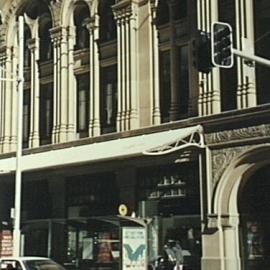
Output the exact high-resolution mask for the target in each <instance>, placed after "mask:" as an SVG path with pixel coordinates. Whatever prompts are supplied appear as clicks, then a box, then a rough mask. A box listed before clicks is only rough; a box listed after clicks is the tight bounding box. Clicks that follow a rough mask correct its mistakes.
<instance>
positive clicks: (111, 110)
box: [101, 65, 117, 133]
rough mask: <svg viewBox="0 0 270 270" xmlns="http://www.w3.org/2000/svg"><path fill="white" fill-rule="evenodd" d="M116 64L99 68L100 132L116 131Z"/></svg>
mask: <svg viewBox="0 0 270 270" xmlns="http://www.w3.org/2000/svg"><path fill="white" fill-rule="evenodd" d="M116 82H117V70H116V65H114V66H111V67H106V68H102V70H101V87H102V92H101V119H102V121H101V129H102V133H109V132H115V131H116V114H117V83H116Z"/></svg>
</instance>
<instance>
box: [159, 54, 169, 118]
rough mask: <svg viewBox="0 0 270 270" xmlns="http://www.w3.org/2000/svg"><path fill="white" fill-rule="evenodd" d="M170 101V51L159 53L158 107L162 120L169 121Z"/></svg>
mask: <svg viewBox="0 0 270 270" xmlns="http://www.w3.org/2000/svg"><path fill="white" fill-rule="evenodd" d="M170 101H171V72H170V51H165V52H161V53H160V109H161V119H162V122H167V121H169V109H170Z"/></svg>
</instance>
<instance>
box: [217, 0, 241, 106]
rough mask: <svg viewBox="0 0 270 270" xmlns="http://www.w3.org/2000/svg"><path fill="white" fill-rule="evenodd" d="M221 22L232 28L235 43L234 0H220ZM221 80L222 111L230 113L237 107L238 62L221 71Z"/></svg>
mask: <svg viewBox="0 0 270 270" xmlns="http://www.w3.org/2000/svg"><path fill="white" fill-rule="evenodd" d="M219 14H220V16H219V17H220V18H219V20H220V21H222V22H227V23H229V24H230V25H231V26H232V29H233V33H234V37H233V40H234V41H235V40H236V38H235V29H236V28H235V1H234V0H227V1H223V0H219ZM220 79H221V110H222V111H228V110H233V109H236V107H237V99H236V98H237V97H236V91H237V67H236V61H235V64H234V66H233V67H232V68H230V69H224V68H221V69H220Z"/></svg>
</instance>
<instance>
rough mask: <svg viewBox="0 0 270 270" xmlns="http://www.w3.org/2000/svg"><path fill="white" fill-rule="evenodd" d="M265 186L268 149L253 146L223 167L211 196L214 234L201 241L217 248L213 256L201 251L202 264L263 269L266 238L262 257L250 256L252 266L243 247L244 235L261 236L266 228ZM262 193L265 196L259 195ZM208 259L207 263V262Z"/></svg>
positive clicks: (269, 160)
mask: <svg viewBox="0 0 270 270" xmlns="http://www.w3.org/2000/svg"><path fill="white" fill-rule="evenodd" d="M268 176H269V177H268ZM268 182H270V145H263V146H259V147H258V146H257V147H254V148H252V149H250V150H248V151H245V152H243V153H242V154H241V155H239V156H238V157H236V158H235V159H234V160H232V161H231V162H230V164H229V166H227V168H226V170H225V171H224V173H223V175H222V177H221V179H220V180H219V183H218V186H217V189H216V191H215V195H214V205H213V212H214V214H213V215H212V217H211V220H212V224H216V231H215V232H214V233H212V234H211V235H207V236H206V237H205V240H204V241H205V242H204V244H205V245H208V244H209V245H211V244H212V243H213V241H214V240H215V243H216V244H218V245H216V244H215V245H216V247H217V249H215V252H213V251H211V250H206V251H205V255H204V256H205V258H203V260H205V261H206V263H207V264H209V265H210V266H211V267H212V266H213V267H214V268H215V269H221V270H255V269H256V270H257V269H260V270H264V269H266V268H263V267H264V266H263V265H264V264H265V261H266V260H267V258H268V255H269V252H268V250H270V248H268V247H266V246H267V244H266V243H267V241H266V238H267V237H269V236H268V235H266V234H265V236H263V237H264V241H265V243H264V244H263V245H265V247H264V251H263V254H262V256H261V257H260V255H258V256H257V257H256V256H254V257H256V259H258V258H259V257H260V258H261V261H260V262H259V259H258V260H257V261H258V263H257V264H254V265H253V263H249V253H248V252H249V249H248V245H247V243H248V241H250V239H249V238H250V234H248V233H250V232H249V231H250V230H253V232H254V233H255V232H256V230H258V231H260V232H261V233H262V232H265V231H266V229H265V228H266V227H268V225H267V224H269V227H268V228H270V214H268V215H269V216H268V215H265V213H264V211H266V212H268V213H270V206H267V209H266V208H265V204H267V203H268V201H267V194H270V185H269V187H267V188H266V186H267V185H268ZM265 185H266V186H265ZM262 191H263V192H265V195H262ZM263 196H265V198H264V197H263ZM269 201H270V200H269ZM269 204H270V203H269ZM264 208H265V210H264ZM258 213H260V214H258ZM268 217H269V218H268ZM215 219H216V221H215ZM266 220H267V222H268V223H266ZM252 222H254V223H252ZM261 224H264V226H262V225H261ZM256 225H257V227H256ZM269 231H270V230H269ZM259 241H261V240H259ZM269 245H270V244H269ZM267 252H268V253H267ZM209 257H210V258H211V259H208V258H209ZM251 258H252V255H251ZM207 260H208V261H212V262H207ZM254 261H255V260H253V262H254ZM268 265H269V264H268ZM206 266H207V265H206ZM211 267H210V268H211ZM214 268H213V269H214ZM205 269H207V267H205ZM211 269H212V268H211Z"/></svg>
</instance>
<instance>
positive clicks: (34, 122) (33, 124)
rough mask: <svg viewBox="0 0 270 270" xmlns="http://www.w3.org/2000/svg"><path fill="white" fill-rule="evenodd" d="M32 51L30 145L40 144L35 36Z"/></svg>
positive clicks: (37, 39)
mask: <svg viewBox="0 0 270 270" xmlns="http://www.w3.org/2000/svg"><path fill="white" fill-rule="evenodd" d="M29 49H30V52H31V84H30V85H31V91H30V100H31V101H30V106H31V109H30V134H29V147H30V148H32V147H38V146H39V96H40V89H39V68H38V60H39V38H34V39H32V40H31V42H30V44H29Z"/></svg>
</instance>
